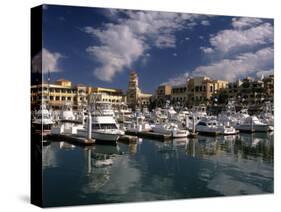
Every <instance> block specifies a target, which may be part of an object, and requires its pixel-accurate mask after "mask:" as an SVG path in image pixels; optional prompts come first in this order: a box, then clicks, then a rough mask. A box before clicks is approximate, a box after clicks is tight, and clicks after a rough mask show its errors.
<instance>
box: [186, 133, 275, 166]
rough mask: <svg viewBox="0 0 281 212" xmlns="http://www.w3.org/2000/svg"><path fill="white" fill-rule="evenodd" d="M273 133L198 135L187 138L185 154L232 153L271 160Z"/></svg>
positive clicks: (210, 155)
mask: <svg viewBox="0 0 281 212" xmlns="http://www.w3.org/2000/svg"><path fill="white" fill-rule="evenodd" d="M271 136H273V134H266V133H253V134H243V133H241V134H239V135H231V136H217V137H207V136H198V138H196V139H189V142H188V143H187V146H186V154H187V155H189V156H192V157H199V158H205V159H207V158H210V157H212V156H218V155H220V154H234V155H235V156H236V157H237V158H246V157H247V158H249V157H261V159H262V160H271V161H273V138H271Z"/></svg>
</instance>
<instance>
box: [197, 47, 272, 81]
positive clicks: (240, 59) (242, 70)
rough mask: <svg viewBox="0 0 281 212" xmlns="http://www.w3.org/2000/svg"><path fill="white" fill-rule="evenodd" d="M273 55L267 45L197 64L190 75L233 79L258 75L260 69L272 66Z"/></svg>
mask: <svg viewBox="0 0 281 212" xmlns="http://www.w3.org/2000/svg"><path fill="white" fill-rule="evenodd" d="M273 56H274V54H273V49H272V48H271V47H267V48H263V49H260V50H258V51H257V52H254V53H243V54H240V55H238V56H236V57H235V58H233V59H222V60H220V61H218V62H215V63H211V64H209V65H206V66H199V67H197V68H196V69H195V70H194V71H193V72H192V75H193V76H209V77H211V78H213V79H222V80H229V81H234V80H237V79H239V78H243V77H246V76H249V75H259V73H260V71H261V70H264V69H266V68H267V67H270V66H272V64H273Z"/></svg>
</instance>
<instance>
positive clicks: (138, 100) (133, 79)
mask: <svg viewBox="0 0 281 212" xmlns="http://www.w3.org/2000/svg"><path fill="white" fill-rule="evenodd" d="M151 97H152V95H151V94H146V93H142V92H141V90H140V88H139V79H138V75H137V73H136V72H134V71H133V72H131V73H130V77H129V84H128V91H127V104H128V106H129V107H131V108H133V109H134V108H136V107H137V106H140V107H141V106H145V105H148V104H149V102H150V98H151Z"/></svg>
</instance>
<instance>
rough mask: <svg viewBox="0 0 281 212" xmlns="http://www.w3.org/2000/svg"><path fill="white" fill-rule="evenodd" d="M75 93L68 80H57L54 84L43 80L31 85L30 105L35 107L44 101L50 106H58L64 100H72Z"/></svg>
mask: <svg viewBox="0 0 281 212" xmlns="http://www.w3.org/2000/svg"><path fill="white" fill-rule="evenodd" d="M75 95H76V94H75V89H74V88H73V87H72V85H71V82H70V81H68V80H63V79H61V80H57V81H56V82H55V83H54V84H48V83H45V82H43V83H42V84H39V85H33V86H31V105H32V107H35V106H38V105H40V104H41V103H42V102H46V103H48V104H49V105H51V106H52V107H54V108H58V107H61V106H62V105H64V104H65V102H66V101H68V102H73V101H74V97H75Z"/></svg>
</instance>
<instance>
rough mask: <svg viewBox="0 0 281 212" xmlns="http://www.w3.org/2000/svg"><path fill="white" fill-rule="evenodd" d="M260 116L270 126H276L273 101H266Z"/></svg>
mask: <svg viewBox="0 0 281 212" xmlns="http://www.w3.org/2000/svg"><path fill="white" fill-rule="evenodd" d="M259 118H260V119H261V121H262V122H264V123H265V124H268V125H270V126H272V127H273V126H274V115H273V108H272V104H271V102H269V101H268V102H265V103H264V107H263V110H262V112H261V113H260V115H259Z"/></svg>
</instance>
